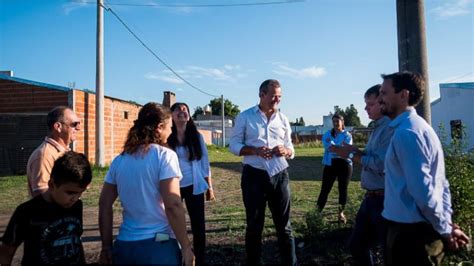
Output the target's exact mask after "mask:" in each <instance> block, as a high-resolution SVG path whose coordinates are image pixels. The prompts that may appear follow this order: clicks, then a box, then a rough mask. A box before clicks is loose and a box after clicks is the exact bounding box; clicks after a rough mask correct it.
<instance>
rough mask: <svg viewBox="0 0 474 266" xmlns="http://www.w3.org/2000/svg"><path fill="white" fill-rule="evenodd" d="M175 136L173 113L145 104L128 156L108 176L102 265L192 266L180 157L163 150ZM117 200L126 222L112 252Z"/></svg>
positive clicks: (102, 210) (127, 148) (104, 191)
mask: <svg viewBox="0 0 474 266" xmlns="http://www.w3.org/2000/svg"><path fill="white" fill-rule="evenodd" d="M170 134H171V112H170V110H169V109H168V108H167V107H164V106H162V105H160V104H157V103H147V104H146V105H144V106H143V107H142V109H141V110H140V112H139V113H138V119H137V120H135V122H134V125H133V127H132V128H131V129H130V130H129V132H128V136H127V140H126V142H125V145H124V148H123V152H122V153H121V154H120V155H119V156H117V157H116V158H115V159H114V160H113V162H112V164H111V165H110V169H109V171H108V172H107V174H106V176H105V181H104V186H103V188H102V192H101V195H100V201H99V227H100V234H101V238H102V250H101V254H100V262H101V263H111V262H113V263H118V264H180V263H181V262H182V260H183V261H184V263H185V264H186V265H192V263H193V261H194V254H193V251H192V248H191V242H190V241H189V239H188V236H187V234H186V220H185V214H184V208H183V205H182V203H181V195H180V190H179V180H180V178H181V177H182V175H181V171H180V169H179V164H178V158H177V156H176V153H175V152H173V151H172V150H171V149H169V148H166V147H164V146H163V145H166V141H167V139H168V137H169V135H170ZM117 197H119V198H120V203H121V204H122V208H123V211H122V217H123V219H122V220H123V222H122V224H121V225H120V229H119V233H118V236H117V239H116V240H115V242H114V244H113V248H112V225H113V209H112V205H113V203H114V202H115V200H116V199H117ZM178 242H179V245H181V249H180V246H179V245H178Z"/></svg>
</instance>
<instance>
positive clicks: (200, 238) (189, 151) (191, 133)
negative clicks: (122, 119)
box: [168, 103, 215, 265]
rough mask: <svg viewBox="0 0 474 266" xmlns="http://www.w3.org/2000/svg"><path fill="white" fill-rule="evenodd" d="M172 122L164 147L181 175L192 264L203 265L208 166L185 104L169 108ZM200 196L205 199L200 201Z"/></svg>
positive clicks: (210, 194) (211, 196) (209, 192)
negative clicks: (174, 156)
mask: <svg viewBox="0 0 474 266" xmlns="http://www.w3.org/2000/svg"><path fill="white" fill-rule="evenodd" d="M171 115H172V118H173V127H172V128H171V129H172V133H171V135H170V137H169V138H168V145H169V146H170V148H171V149H173V150H174V151H176V154H177V155H178V160H179V167H180V169H181V173H182V174H183V179H181V181H180V187H181V198H182V199H184V202H185V203H186V209H187V210H188V214H189V219H190V221H191V230H192V232H193V248H194V254H195V256H196V264H198V265H203V264H205V263H206V260H205V258H206V257H205V255H206V224H205V218H204V200H205V199H206V200H214V198H215V197H214V191H213V189H212V183H211V166H210V165H209V157H208V154H207V147H206V143H204V139H203V137H202V135H201V134H200V133H199V132H198V130H197V128H196V125H194V121H193V119H192V118H191V116H190V114H189V107H188V105H187V104H185V103H175V104H173V106H171ZM204 194H206V196H205V197H204Z"/></svg>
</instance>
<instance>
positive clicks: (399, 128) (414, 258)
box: [380, 72, 469, 265]
mask: <svg viewBox="0 0 474 266" xmlns="http://www.w3.org/2000/svg"><path fill="white" fill-rule="evenodd" d="M382 78H383V80H384V81H383V84H382V87H381V89H380V104H381V108H382V113H384V114H385V115H387V116H388V117H389V118H390V119H391V120H392V121H391V122H390V124H389V126H390V127H391V128H393V130H394V133H393V137H392V141H391V143H390V145H389V147H388V150H387V154H386V157H385V201H384V210H383V212H382V215H383V217H385V218H386V219H387V220H388V224H387V226H388V233H387V246H386V263H387V264H388V265H392V264H393V265H405V264H410V265H430V264H435V265H437V264H440V263H441V260H442V258H443V255H444V254H443V248H444V246H443V242H444V244H447V245H448V247H451V248H457V247H459V246H463V245H466V244H467V243H468V242H469V238H468V237H467V236H466V234H464V232H463V231H461V229H460V228H459V227H458V226H456V225H454V224H452V221H451V215H452V212H453V210H452V208H451V194H450V191H449V184H448V180H447V179H446V176H445V171H444V155H443V149H442V146H441V142H440V141H439V139H438V137H437V136H436V133H435V131H434V130H433V128H431V126H430V125H429V124H428V123H426V121H425V120H423V118H422V117H420V116H419V115H418V114H417V113H416V110H415V109H414V107H415V106H416V105H417V104H418V103H419V102H420V101H421V99H422V97H423V94H424V86H425V84H424V80H423V77H422V76H421V75H419V74H415V73H411V72H398V73H393V74H390V75H382Z"/></svg>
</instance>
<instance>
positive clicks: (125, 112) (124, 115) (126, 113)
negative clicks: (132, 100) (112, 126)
mask: <svg viewBox="0 0 474 266" xmlns="http://www.w3.org/2000/svg"><path fill="white" fill-rule="evenodd" d="M123 119H128V111H123Z"/></svg>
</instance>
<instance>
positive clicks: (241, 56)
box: [0, 0, 474, 124]
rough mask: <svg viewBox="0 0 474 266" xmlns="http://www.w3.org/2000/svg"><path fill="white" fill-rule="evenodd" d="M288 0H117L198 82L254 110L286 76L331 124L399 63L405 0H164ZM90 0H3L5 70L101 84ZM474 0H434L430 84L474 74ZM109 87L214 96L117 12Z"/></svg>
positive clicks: (429, 17)
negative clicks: (400, 10)
mask: <svg viewBox="0 0 474 266" xmlns="http://www.w3.org/2000/svg"><path fill="white" fill-rule="evenodd" d="M274 1H278V0H241V1H234V0H225V1H224V0H182V1H170V0H108V1H106V3H110V4H117V3H122V4H123V3H126V4H157V5H156V6H128V5H126V6H125V5H110V7H111V8H112V9H113V10H114V11H115V12H116V13H117V14H118V15H119V16H120V17H121V18H122V19H123V20H124V21H125V23H127V24H128V25H129V26H130V28H131V29H132V30H133V31H134V32H135V33H136V34H137V35H138V36H140V38H142V40H143V41H144V42H145V43H146V44H147V45H148V46H149V47H150V48H151V49H152V50H153V51H155V53H156V54H157V55H158V56H160V57H161V58H162V59H163V60H164V61H165V62H166V63H168V64H169V65H170V66H171V67H172V68H173V69H174V70H175V71H177V72H178V73H179V74H180V75H181V76H183V77H184V78H185V79H187V80H188V81H189V82H190V83H192V84H193V85H195V86H196V87H199V88H200V89H202V90H204V91H206V92H208V93H209V94H212V95H219V96H220V95H221V94H224V97H225V98H228V99H230V100H231V101H232V102H233V103H234V104H237V105H238V106H239V108H240V109H241V110H244V109H246V108H248V107H250V106H252V105H254V104H256V103H257V102H258V87H259V85H260V83H261V82H262V81H263V80H265V79H268V78H275V79H278V80H280V82H281V84H282V89H283V99H282V103H281V105H280V107H281V110H282V111H283V112H284V113H285V114H286V115H287V116H288V117H289V118H290V120H291V121H294V120H295V119H296V118H297V117H301V116H302V117H303V118H304V120H305V121H306V123H307V124H321V123H322V116H323V115H326V114H328V113H329V112H330V111H332V110H333V107H334V106H335V105H339V106H340V107H346V106H349V105H350V104H355V106H356V107H357V109H358V111H359V114H360V117H361V119H362V122H363V124H367V123H368V118H367V115H366V113H365V112H364V110H363V108H364V103H363V98H362V97H363V93H364V92H365V90H366V89H367V88H369V87H370V86H372V85H374V84H376V83H380V82H381V78H380V74H381V73H392V72H395V71H397V70H398V58H397V28H396V7H395V3H396V0H307V1H304V2H295V3H288V4H274V5H258V6H232V7H163V6H159V5H160V4H166V5H173V4H189V5H197V4H222V3H234V4H235V3H268V2H274ZM87 2H93V0H87V1H66V0H62V1H61V0H48V1H45V0H21V1H20V0H0V70H13V71H14V75H15V76H16V77H20V78H25V79H30V80H35V81H40V82H46V83H51V84H56V85H63V86H67V84H68V83H69V82H75V84H76V87H77V88H80V89H90V90H94V89H95V38H96V37H95V36H96V6H95V5H94V4H89V3H87ZM473 10H474V1H473V0H425V16H426V31H427V45H428V70H429V79H430V81H429V82H430V88H431V91H430V94H431V99H432V100H434V99H436V98H438V97H439V83H443V82H463V81H471V82H472V81H473V80H474V43H473V35H474V14H473ZM104 16H105V41H104V48H105V94H106V95H109V96H113V97H116V98H121V99H126V100H133V101H136V102H139V103H142V104H143V103H146V102H148V101H157V102H161V101H162V98H163V91H166V90H171V91H174V92H175V93H176V95H177V99H178V101H184V102H187V103H188V104H189V105H190V107H191V108H192V109H194V108H195V107H196V106H203V105H205V104H207V103H209V101H210V100H211V99H212V97H210V96H207V95H205V94H202V93H200V92H198V91H197V90H195V89H193V88H191V87H189V86H188V85H186V84H184V83H183V82H181V81H180V80H179V79H177V78H176V77H175V76H174V75H173V74H172V73H171V72H170V71H169V70H167V69H166V68H165V67H164V66H163V65H162V64H161V63H160V62H159V61H158V60H157V59H156V58H154V57H153V56H152V55H151V54H150V53H149V52H148V51H147V50H146V49H145V48H144V47H143V46H142V45H141V44H140V43H139V42H138V41H136V40H135V39H134V38H133V37H132V35H131V34H130V33H129V32H127V31H126V29H125V28H124V27H123V26H122V25H121V24H120V23H119V21H118V20H117V19H116V18H115V17H114V16H113V15H112V14H111V13H110V12H105V14H104Z"/></svg>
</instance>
